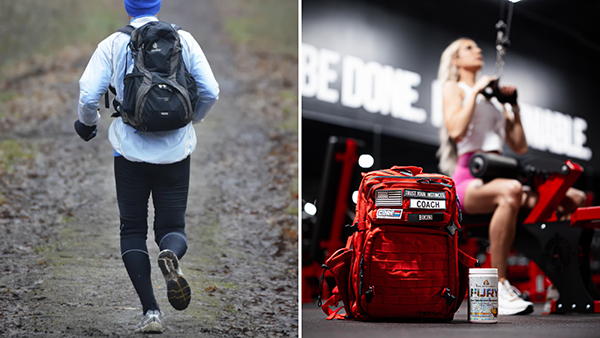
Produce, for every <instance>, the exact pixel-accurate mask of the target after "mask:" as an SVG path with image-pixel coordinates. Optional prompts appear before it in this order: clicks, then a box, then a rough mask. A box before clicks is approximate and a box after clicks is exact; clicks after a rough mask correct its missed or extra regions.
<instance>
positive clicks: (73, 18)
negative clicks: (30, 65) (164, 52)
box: [0, 0, 127, 81]
mask: <svg viewBox="0 0 600 338" xmlns="http://www.w3.org/2000/svg"><path fill="white" fill-rule="evenodd" d="M0 22H2V24H1V25H0V81H2V80H5V79H7V78H11V77H15V76H19V75H21V74H18V72H19V71H20V69H21V67H15V64H16V63H19V62H22V60H24V59H27V58H30V57H33V56H35V57H38V58H39V57H40V56H41V55H44V56H48V55H49V54H53V53H54V52H56V51H59V50H61V49H62V48H64V47H65V46H69V45H79V44H86V45H92V46H95V45H96V44H98V42H100V41H101V40H102V39H104V38H105V37H106V36H108V35H109V34H110V33H111V32H114V31H116V30H117V29H118V28H120V27H122V26H123V25H124V23H126V22H127V14H126V13H125V9H124V6H123V1H122V0H94V1H81V0H44V1H40V0H0ZM15 72H17V74H15Z"/></svg>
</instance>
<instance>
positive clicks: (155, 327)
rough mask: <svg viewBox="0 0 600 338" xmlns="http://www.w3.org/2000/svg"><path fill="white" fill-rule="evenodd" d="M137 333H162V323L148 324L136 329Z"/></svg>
mask: <svg viewBox="0 0 600 338" xmlns="http://www.w3.org/2000/svg"><path fill="white" fill-rule="evenodd" d="M135 332H136V333H162V332H163V328H162V325H160V324H159V323H156V322H152V323H149V324H148V325H146V326H144V327H142V328H139V329H137V330H135Z"/></svg>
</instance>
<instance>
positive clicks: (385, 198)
mask: <svg viewBox="0 0 600 338" xmlns="http://www.w3.org/2000/svg"><path fill="white" fill-rule="evenodd" d="M375 205H376V206H382V205H383V206H391V205H397V206H402V190H378V191H377V192H376V194H375Z"/></svg>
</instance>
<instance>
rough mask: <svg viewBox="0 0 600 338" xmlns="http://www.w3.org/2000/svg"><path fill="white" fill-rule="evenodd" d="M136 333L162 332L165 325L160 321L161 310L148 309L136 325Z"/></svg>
mask: <svg viewBox="0 0 600 338" xmlns="http://www.w3.org/2000/svg"><path fill="white" fill-rule="evenodd" d="M135 332H136V333H162V332H163V327H162V324H161V322H160V311H158V310H148V312H146V314H145V315H144V318H142V321H141V322H139V323H138V324H137V325H136V326H135Z"/></svg>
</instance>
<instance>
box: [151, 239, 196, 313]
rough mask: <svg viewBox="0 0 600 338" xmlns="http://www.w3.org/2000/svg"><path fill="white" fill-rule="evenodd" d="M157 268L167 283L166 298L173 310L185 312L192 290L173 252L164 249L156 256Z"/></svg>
mask: <svg viewBox="0 0 600 338" xmlns="http://www.w3.org/2000/svg"><path fill="white" fill-rule="evenodd" d="M158 267H159V268H160V270H161V271H162V273H163V276H165V281H166V282H167V298H168V299H169V303H171V306H173V307H174V308H175V310H179V311H181V310H185V309H186V308H187V307H188V305H189V304H190V300H191V299H192V290H191V289H190V285H189V284H188V282H187V280H186V279H185V277H184V276H183V273H182V272H181V268H180V267H179V261H178V260H177V256H176V255H175V253H173V251H171V250H169V249H166V250H163V251H161V252H160V254H159V255H158Z"/></svg>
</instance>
